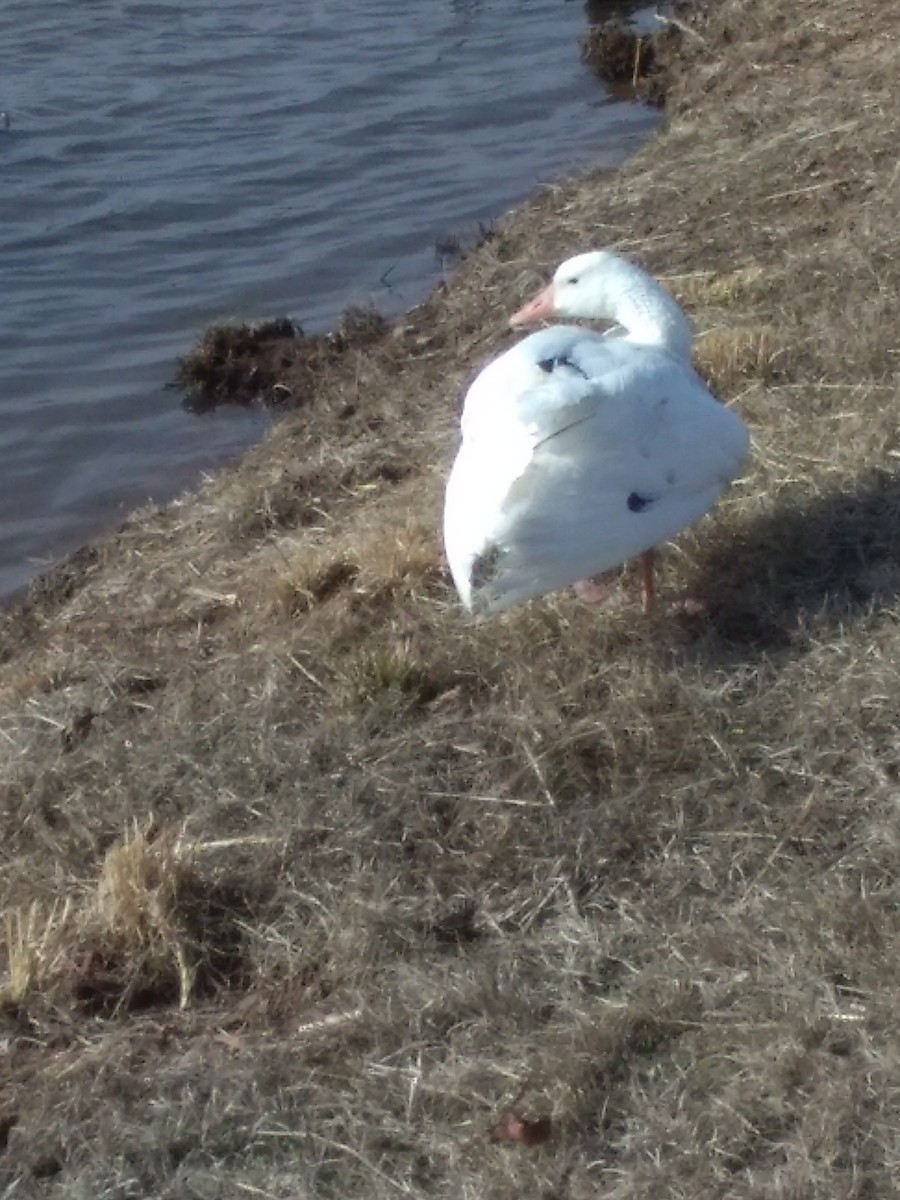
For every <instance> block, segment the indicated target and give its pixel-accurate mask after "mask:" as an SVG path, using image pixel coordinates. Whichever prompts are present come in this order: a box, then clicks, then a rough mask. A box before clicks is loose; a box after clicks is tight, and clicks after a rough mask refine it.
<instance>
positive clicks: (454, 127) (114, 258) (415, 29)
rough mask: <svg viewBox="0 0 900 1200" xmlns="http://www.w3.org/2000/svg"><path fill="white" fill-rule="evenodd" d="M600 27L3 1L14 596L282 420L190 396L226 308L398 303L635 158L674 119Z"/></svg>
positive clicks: (484, 8) (451, 0) (344, 0)
mask: <svg viewBox="0 0 900 1200" xmlns="http://www.w3.org/2000/svg"><path fill="white" fill-rule="evenodd" d="M598 7H600V8H602V7H603V6H602V0H600V2H599V3H598V0H593V3H592V4H591V8H590V11H591V13H592V15H596V12H597V9H598ZM612 7H614V8H616V9H618V10H621V8H622V5H621V4H618V5H615V6H612ZM586 28H587V19H586V15H585V8H584V6H583V5H582V4H581V3H578V2H575V0H568V2H567V0H430V2H429V3H428V4H423V3H421V0H365V2H364V3H360V2H359V0H327V3H326V2H325V0H303V3H299V4H279V5H274V4H272V5H265V4H263V5H260V4H257V5H250V4H246V3H238V2H236V0H215V2H214V3H213V2H212V0H199V2H197V3H194V4H190V5H186V4H184V3H183V2H182V0H177V2H171V3H169V2H163V0H78V2H77V3H75V2H55V3H52V4H43V5H36V4H33V3H32V2H31V0H4V3H3V4H2V6H0V43H2V45H3V47H4V52H5V53H4V59H5V67H6V69H5V71H4V73H3V76H2V78H0V110H2V111H3V112H4V113H5V114H6V117H5V118H4V117H0V213H2V219H0V281H2V305H0V418H2V424H0V429H2V434H0V599H3V598H8V597H9V596H10V595H11V594H12V593H13V592H14V591H16V590H17V589H18V588H20V587H21V586H22V585H23V584H25V583H26V582H27V581H28V579H29V578H30V577H31V576H33V575H34V574H36V573H37V572H38V571H39V570H40V569H42V568H43V567H45V566H46V565H47V564H48V562H50V561H52V560H53V558H54V557H56V556H58V555H59V554H61V553H63V552H65V551H68V550H70V549H73V548H74V547H75V546H77V545H78V544H79V543H80V542H82V541H84V540H85V539H86V538H87V537H89V536H91V535H92V534H93V533H96V532H97V531H98V530H99V529H102V528H104V527H107V526H110V525H112V524H114V523H115V522H117V521H118V520H119V519H121V517H122V516H123V515H124V514H125V513H126V512H127V511H128V509H129V508H131V507H134V506H135V505H136V504H139V503H141V502H143V501H146V500H148V499H153V500H156V501H164V500H166V499H168V498H170V497H171V496H172V495H174V494H176V493H177V492H179V491H181V490H183V489H184V488H186V487H188V486H190V485H191V484H192V483H194V482H196V481H197V479H198V478H199V477H200V475H201V474H202V472H203V471H204V470H208V469H210V468H212V467H213V466H215V465H217V464H219V463H221V462H222V461H223V460H225V459H227V458H228V457H231V456H234V455H235V454H237V453H238V452H239V451H240V450H241V449H243V448H244V447H246V446H247V445H249V444H250V443H251V442H252V441H254V440H256V439H257V438H259V436H260V435H261V433H262V431H263V430H264V428H265V422H266V417H265V415H264V414H262V413H259V412H253V411H244V410H228V409H225V410H219V411H218V412H216V413H212V414H206V415H204V416H197V415H194V414H191V413H188V412H186V411H185V410H184V409H183V407H182V405H181V400H180V397H179V396H178V394H177V393H176V392H174V391H172V390H171V389H167V388H166V384H167V382H168V381H169V380H171V379H172V377H173V374H174V369H175V362H176V359H177V357H178V356H179V355H180V354H183V353H185V352H186V351H187V350H188V349H190V347H191V345H192V344H193V343H194V341H195V340H196V338H197V336H198V335H199V334H200V332H201V331H202V330H203V328H204V327H205V326H206V325H208V324H209V323H210V322H212V321H214V320H218V319H222V318H230V317H237V318H250V317H258V316H266V315H273V314H283V313H286V314H288V315H290V316H292V317H293V318H294V319H295V320H297V321H299V322H300V323H302V325H303V326H304V328H305V329H307V331H315V330H320V329H323V328H327V327H328V326H330V325H331V324H333V323H334V321H335V320H336V318H337V317H338V315H339V314H340V312H341V311H342V310H343V309H344V308H345V307H346V306H347V305H348V304H359V303H366V302H369V301H372V302H374V303H376V304H378V305H379V307H381V308H382V309H383V310H385V311H388V312H398V311H401V310H403V309H405V308H408V307H410V306H411V305H412V304H414V303H416V302H417V301H418V300H420V299H421V298H422V296H423V295H424V294H425V292H426V291H427V290H428V288H429V287H431V286H432V285H433V284H434V282H435V281H436V279H437V278H438V277H439V273H440V269H441V267H440V262H439V260H438V257H437V255H436V251H435V245H436V242H439V241H440V240H441V239H443V238H446V237H447V236H448V235H452V234H463V235H464V234H466V233H467V232H471V231H472V230H474V229H475V228H477V223H478V222H479V221H487V220H489V219H490V218H492V217H496V216H498V215H500V214H501V213H502V212H503V211H505V210H506V209H508V208H509V207H510V206H512V205H513V204H515V203H517V202H518V201H520V200H521V199H522V198H524V197H525V196H526V195H527V194H528V192H529V191H531V190H532V189H533V188H534V187H535V186H536V185H537V184H539V183H540V182H542V181H548V180H551V179H552V178H554V177H555V176H558V175H559V174H560V173H561V172H564V171H566V170H569V169H576V168H578V167H580V166H586V165H588V164H594V163H598V162H606V163H610V164H612V163H615V162H618V161H620V160H621V159H622V158H624V157H625V156H626V155H627V154H628V153H629V152H630V151H631V150H633V149H634V148H635V147H636V145H638V144H639V143H640V141H641V140H642V139H643V138H644V137H645V136H646V134H647V132H648V131H649V130H650V129H651V128H652V127H653V125H654V124H655V122H656V120H657V115H656V114H655V113H654V112H652V111H649V110H647V109H646V108H644V107H642V106H640V105H637V104H631V103H625V102H617V101H614V100H613V99H612V98H611V97H610V96H609V95H608V94H607V93H606V92H605V90H604V89H603V87H602V85H601V84H600V83H599V82H598V81H597V80H596V78H595V77H594V76H593V75H592V74H591V73H590V72H589V71H588V70H587V69H586V68H585V67H583V66H582V65H581V64H580V62H579V58H578V44H577V39H578V37H579V35H581V34H582V33H584V31H585V29H586Z"/></svg>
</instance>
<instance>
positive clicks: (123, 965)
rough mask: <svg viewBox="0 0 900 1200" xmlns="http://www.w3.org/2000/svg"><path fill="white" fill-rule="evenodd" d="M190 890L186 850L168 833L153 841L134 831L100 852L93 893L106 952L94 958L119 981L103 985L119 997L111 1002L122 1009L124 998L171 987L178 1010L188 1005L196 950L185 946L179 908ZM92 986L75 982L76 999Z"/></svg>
mask: <svg viewBox="0 0 900 1200" xmlns="http://www.w3.org/2000/svg"><path fill="white" fill-rule="evenodd" d="M195 886H196V867H195V864H194V863H193V862H192V859H191V852H190V848H189V846H188V845H187V844H186V843H185V842H184V841H183V840H182V838H181V837H179V836H178V835H177V834H175V833H174V832H173V831H171V830H170V831H166V832H163V833H159V834H156V835H155V836H154V834H153V832H152V831H151V830H150V829H147V828H145V829H138V828H137V827H135V828H134V829H132V831H131V832H130V833H127V834H126V835H125V836H124V837H123V838H122V839H121V841H119V842H117V843H115V844H114V845H113V846H112V847H110V849H109V850H108V851H107V852H106V855H105V857H104V859H103V864H102V866H101V870H100V878H99V881H98V883H97V892H96V906H97V915H98V917H99V922H100V931H101V936H102V939H103V941H104V942H105V943H106V945H105V946H104V947H103V949H102V950H101V949H100V948H99V947H98V949H97V951H96V952H95V953H96V955H97V957H98V958H100V957H102V958H104V959H105V960H106V961H105V964H104V966H105V968H106V973H108V974H110V975H111V976H115V975H118V974H119V972H120V971H121V972H122V974H123V975H124V978H122V979H116V978H110V979H109V980H108V981H107V986H109V987H111V989H113V990H114V991H115V992H118V993H119V995H118V997H117V1003H122V1004H124V1005H125V1007H128V998H129V996H131V995H133V994H134V993H136V992H142V993H143V992H146V991H147V990H148V989H149V990H151V991H152V992H154V993H155V994H165V993H168V992H170V991H171V990H172V985H173V983H176V982H177V991H176V994H177V996H178V1002H179V1005H180V1007H182V1008H184V1007H185V1006H186V1005H187V1004H188V1002H189V1000H190V998H191V993H192V991H193V989H194V983H195V979H196V971H197V953H198V950H199V947H198V946H196V945H194V944H192V938H191V932H190V930H189V929H188V926H187V923H186V921H185V919H184V918H183V916H182V908H183V905H184V901H185V898H186V897H187V896H188V895H189V894H190V893H191V892H192V891H194V890H195ZM101 969H102V968H101ZM91 987H97V981H96V980H94V981H92V982H89V981H88V980H87V979H86V980H84V981H83V982H82V984H81V985H80V988H79V991H80V992H81V995H82V997H83V998H86V994H87V991H88V990H89V988H91ZM104 990H105V989H104Z"/></svg>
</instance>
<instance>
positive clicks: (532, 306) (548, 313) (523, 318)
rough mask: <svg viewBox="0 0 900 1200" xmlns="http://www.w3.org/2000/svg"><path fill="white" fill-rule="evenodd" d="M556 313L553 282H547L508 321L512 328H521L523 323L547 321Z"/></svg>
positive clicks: (532, 323) (533, 323)
mask: <svg viewBox="0 0 900 1200" xmlns="http://www.w3.org/2000/svg"><path fill="white" fill-rule="evenodd" d="M555 315H556V306H555V305H554V303H553V284H552V283H549V284H548V285H547V286H546V287H545V288H542V289H541V290H540V291H539V292H538V294H537V295H536V296H533V297H532V299H531V300H529V301H528V303H527V304H526V305H525V307H524V308H520V309H519V311H518V312H517V313H513V315H512V316H511V317H510V318H509V323H510V325H511V326H512V327H513V329H521V328H522V326H523V325H537V323H538V321H548V320H549V319H550V318H551V317H553V316H555Z"/></svg>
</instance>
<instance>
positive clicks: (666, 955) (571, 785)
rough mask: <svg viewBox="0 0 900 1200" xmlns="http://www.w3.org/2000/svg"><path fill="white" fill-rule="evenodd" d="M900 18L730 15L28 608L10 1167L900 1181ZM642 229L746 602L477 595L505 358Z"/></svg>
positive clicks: (386, 1187)
mask: <svg viewBox="0 0 900 1200" xmlns="http://www.w3.org/2000/svg"><path fill="white" fill-rule="evenodd" d="M898 37H900V16H898V14H896V13H894V12H892V11H890V10H889V9H888V8H887V7H886V6H881V5H876V4H875V3H874V0H847V2H841V3H839V2H838V0H817V2H815V3H813V2H812V0H798V3H796V4H793V5H783V4H775V3H773V0H755V2H751V0H722V2H721V3H719V4H709V5H708V6H707V8H704V7H703V6H701V7H700V9H699V11H698V12H697V13H696V14H695V15H694V16H693V17H692V18H691V19H690V31H689V32H688V33H686V34H685V35H684V38H683V42H682V51H681V56H680V58H679V59H678V61H677V62H676V64H675V66H674V67H673V68H672V71H671V74H670V78H669V99H668V120H667V128H666V130H665V132H664V133H663V134H662V135H661V136H660V137H658V138H657V139H656V140H655V141H654V142H653V143H652V144H651V145H649V146H648V147H646V149H645V150H644V151H643V152H642V153H640V154H639V155H637V156H636V157H635V158H634V159H633V160H632V161H631V162H630V163H629V164H628V165H627V167H626V168H625V169H623V170H622V171H620V172H617V173H615V174H610V173H608V172H606V173H598V174H596V175H593V176H588V177H585V178H582V179H580V180H577V181H575V182H573V183H567V184H564V185H561V186H559V187H557V188H552V189H547V190H545V191H544V192H542V193H541V194H540V195H539V196H536V197H535V198H534V200H533V201H532V202H530V203H529V204H527V205H526V206H524V207H523V208H522V209H521V210H519V211H517V212H516V213H515V214H513V215H512V216H511V217H510V218H509V220H507V221H506V222H505V223H504V224H503V226H502V227H501V229H500V230H499V231H498V233H497V235H496V236H495V237H494V238H493V239H491V240H490V241H488V242H486V243H485V244H484V245H483V246H482V247H480V249H479V250H478V251H477V252H475V253H474V254H473V255H471V256H470V257H469V258H468V259H467V260H466V261H465V262H464V263H463V264H462V265H461V267H460V269H459V271H458V274H457V276H456V278H455V280H454V282H453V284H452V286H451V287H450V288H448V289H447V290H445V291H442V292H441V293H439V294H435V295H434V296H433V297H431V298H430V299H429V300H428V301H427V302H426V303H425V304H424V305H423V306H422V307H421V308H420V309H417V310H416V311H414V312H413V313H411V314H409V316H408V318H406V319H405V320H404V321H402V322H400V323H399V324H397V325H396V326H395V327H393V328H392V329H390V330H389V331H387V332H385V333H384V335H383V336H377V337H374V338H372V339H371V340H368V341H367V342H366V344H364V345H355V344H351V345H349V347H347V348H345V350H344V352H343V353H340V354H325V355H322V356H320V358H319V359H317V360H316V363H315V369H312V368H311V367H310V363H309V361H308V359H307V358H303V357H302V356H301V359H299V360H298V361H296V362H293V363H292V362H290V361H287V360H286V361H285V362H284V363H283V364H282V367H281V368H280V369H282V370H283V380H282V386H283V387H284V388H285V389H286V390H287V391H288V392H289V393H290V395H291V398H292V402H293V404H294V405H295V410H294V411H293V412H292V413H291V414H290V415H289V416H287V417H286V418H285V419H284V421H283V422H282V423H281V424H280V425H279V427H278V428H277V429H276V431H275V432H274V434H273V435H272V436H271V438H270V439H269V440H268V441H267V442H266V444H265V445H263V446H261V447H259V448H258V449H256V450H254V451H253V452H252V453H251V454H249V455H248V456H247V458H246V459H245V460H244V461H243V462H242V463H241V464H240V465H239V466H237V467H235V468H233V469H231V470H227V471H225V472H223V473H222V474H220V475H218V476H216V477H215V478H214V479H213V480H211V481H210V482H209V483H208V484H207V485H206V486H205V487H204V488H203V490H202V491H201V492H200V493H199V494H198V495H196V496H191V497H188V498H186V499H184V500H183V501H181V502H179V503H177V504H174V505H172V506H170V507H167V508H166V509H164V510H162V511H154V512H145V513H142V514H138V515H137V516H136V517H135V518H134V519H133V520H131V521H130V522H129V523H128V524H127V525H126V526H125V527H124V528H123V529H122V530H121V531H120V532H118V533H117V534H115V535H113V536H110V537H109V538H107V539H105V540H102V541H100V542H97V543H95V544H94V545H92V546H91V547H89V548H87V549H86V550H84V551H83V552H81V553H80V554H79V555H77V556H75V558H74V559H73V560H71V561H70V562H69V563H68V564H66V565H65V566H64V567H62V568H61V569H60V570H58V571H56V572H55V573H53V574H51V575H50V576H48V577H47V578H46V579H45V580H44V581H43V582H42V583H41V584H40V585H38V586H37V587H36V588H35V589H34V591H33V592H32V594H31V595H30V596H29V597H28V598H27V599H26V600H25V601H24V602H23V603H22V604H21V605H20V606H19V607H17V608H16V609H15V610H13V611H11V612H9V613H7V614H5V615H4V616H3V617H2V624H0V663H2V665H0V706H2V707H0V766H2V772H0V780H2V782H0V798H2V805H3V830H4V834H5V840H4V846H3V852H2V859H0V862H2V875H0V879H2V895H3V901H4V905H5V908H6V912H7V921H6V925H5V943H6V958H7V961H8V970H7V977H6V980H5V985H4V993H3V1007H2V1027H3V1036H4V1039H5V1054H4V1060H3V1067H2V1077H0V1144H2V1147H3V1149H2V1153H0V1172H2V1173H3V1174H2V1182H3V1186H4V1187H5V1188H6V1191H5V1192H4V1193H2V1194H5V1195H9V1196H16V1197H23V1196H42V1197H51V1198H52V1197H59V1198H63V1197H65V1198H66V1200H70V1198H74V1197H85V1198H87V1197H91V1198H94V1197H116V1198H118V1197H123V1198H124V1197H144V1196H147V1197H150V1196H152V1197H166V1198H171V1200H176V1198H178V1200H180V1198H182V1197H198V1198H202V1200H213V1198H219V1197H222V1198H226V1197H227V1198H230V1197H238V1196H257V1197H278V1198H280V1200H288V1198H292V1200H293V1198H295V1197H306V1196H309V1197H342V1198H345V1197H360V1198H362V1197H366V1198H367V1200H369V1198H375V1200H382V1198H386V1197H388V1196H395V1195H399V1194H405V1195H408V1196H413V1197H419V1196H421V1197H433V1196H446V1197H470V1198H471V1200H475V1198H478V1200H482V1198H487V1197H490V1198H491V1200H495V1198H496V1200H503V1198H507V1197H508V1198H510V1200H512V1198H513V1197H515V1198H517V1200H518V1198H520V1197H542V1198H545V1200H550V1198H553V1200H557V1198H558V1200H587V1198H588V1197H591V1198H593V1197H596V1196H598V1195H599V1196H604V1197H614V1198H616V1200H625V1198H626V1197H627V1198H628V1200H633V1198H646V1200H651V1198H656V1197H659V1196H673V1197H684V1198H685V1200H687V1198H690V1200H705V1198H712V1197H726V1196H727V1197H739V1198H742V1197H746V1198H748V1200H749V1198H751V1197H752V1198H754V1200H763V1198H765V1200H769V1198H771V1197H773V1196H774V1197H790V1198H800V1197H803V1198H806V1197H810V1198H811V1197H828V1198H829V1200H845V1198H846V1200H849V1198H851V1197H854V1198H860V1200H863V1198H875V1197H879V1198H880V1197H885V1196H890V1195H894V1194H896V1189H897V1183H896V1181H897V1179H898V1177H900V1161H898V1160H900V1149H898V1148H900V1136H898V1128H900V1039H898V1036H897V1032H896V1004H897V995H898V986H900V918H898V894H897V879H898V875H900V840H898V833H897V829H898V815H900V814H898V779H900V734H898V715H900V693H898V688H897V674H896V665H895V664H896V663H897V662H898V661H900V626H898V612H900V600H898V593H900V545H898V542H900V482H898V478H897V473H896V465H897V459H898V455H900V432H898V419H897V408H896V405H897V385H898V378H897V374H898V335H897V333H896V324H895V310H896V306H897V295H898V290H900V188H898V157H897V155H898V151H897V146H898V144H900V129H898V126H900V118H898V115H897V107H896V103H895V97H896V80H897V77H898V70H900V49H898V47H900V40H898ZM603 244H607V245H614V246H618V247H620V248H622V249H624V250H625V251H627V252H629V253H631V254H633V255H634V256H635V257H636V258H637V259H639V260H641V261H643V262H645V263H646V264H647V265H648V266H649V267H651V268H652V269H653V270H654V271H656V272H657V273H659V274H660V275H662V276H663V277H664V278H666V279H667V280H668V282H669V284H670V286H671V287H672V289H673V291H675V293H676V294H677V295H678V296H679V297H680V298H681V299H682V301H683V303H684V304H685V306H686V307H687V308H688V310H689V311H690V313H691V316H692V319H693V320H694V322H695V325H696V328H697V330H698V333H699V337H698V362H699V365H700V366H701V368H702V369H703V370H704V371H705V372H706V373H707V375H708V376H709V377H710V378H711V379H712V381H713V382H714V383H715V385H716V386H717V388H718V389H719V390H720V391H721V392H722V393H723V395H724V396H726V397H727V399H728V400H729V401H730V402H733V403H734V405H735V407H736V408H737V409H738V410H739V411H740V412H741V413H742V414H743V415H744V417H745V418H746V420H747V421H748V423H749V425H750V426H751V429H752V431H753V435H754V443H755V445H754V456H753V460H752V463H751V464H750V466H749V467H748V470H747V472H746V475H745V477H744V478H743V480H742V481H741V482H740V483H739V484H738V486H737V487H736V488H735V489H734V490H733V491H732V493H730V495H729V496H728V498H727V499H726V501H725V502H724V503H722V504H721V505H720V507H719V508H718V509H717V511H716V513H715V514H714V516H713V517H712V518H710V519H709V520H707V521H706V522H705V523H703V524H702V525H701V526H699V527H698V528H697V529H696V530H695V531H693V532H692V533H690V534H689V535H686V536H685V537H683V538H681V539H680V540H679V542H678V544H677V546H676V547H673V548H672V549H671V550H670V551H668V552H667V554H666V556H665V565H664V572H663V575H664V578H663V580H662V581H661V582H663V583H664V584H665V585H667V586H669V587H671V588H672V589H673V590H675V589H679V588H682V587H688V588H691V589H692V590H694V591H697V592H700V593H702V594H703V595H704V596H705V597H706V599H707V600H708V602H709V606H710V615H709V618H708V619H707V620H703V621H700V620H698V619H696V618H693V619H692V618H688V617H686V616H685V617H683V618H675V617H672V616H666V615H664V614H662V613H661V614H660V615H659V616H656V617H654V618H652V619H651V618H643V617H641V616H640V614H639V611H638V604H637V600H636V596H635V594H634V592H633V590H629V589H628V588H627V587H626V588H624V589H623V592H622V596H621V598H620V599H619V600H617V601H616V602H614V603H613V604H612V605H611V606H610V607H609V608H606V609H602V610H599V611H598V610H596V609H594V608H591V607H586V606H584V605H582V604H581V603H580V602H579V601H578V600H577V599H575V598H574V597H572V596H570V595H568V594H566V595H560V596H558V597H553V598H550V599H547V600H544V601H541V602H538V603H534V604H532V605H530V606H527V607H526V608H523V609H522V610H521V611H518V612H513V613H510V614H508V615H507V616H504V617H502V618H499V619H497V620H495V621H493V622H490V623H484V624H473V623H471V622H469V621H466V620H465V619H464V618H463V617H462V615H461V614H460V612H459V608H458V605H457V603H456V601H455V598H454V596H453V594H452V592H451V590H450V587H449V583H448V579H447V575H446V571H445V568H444V565H443V562H442V556H441V549H440V544H439V539H438V533H437V531H438V529H439V513H440V502H441V494H442V487H443V480H444V478H445V475H446V470H447V468H448V465H449V462H450V461H451V459H452V456H453V453H454V452H455V445H456V416H457V410H458V400H459V395H460V391H461V389H462V387H463V386H464V383H465V381H466V380H467V378H468V377H469V376H470V374H471V372H472V370H473V369H474V368H475V367H476V366H478V365H479V364H480V363H481V362H483V361H484V360H485V359H486V358H487V357H489V356H490V355H491V354H493V353H495V352H496V350H497V349H498V348H499V347H500V346H502V345H504V344H506V343H507V340H508V337H509V335H508V334H507V332H506V329H505V319H506V316H507V314H508V313H509V312H510V311H511V309H512V308H514V307H515V306H516V305H517V304H518V303H519V302H520V301H521V300H522V299H523V298H524V296H525V295H526V294H527V293H528V292H529V291H530V290H531V289H532V288H533V286H534V284H535V282H536V268H537V267H546V266H550V265H552V264H555V263H556V262H557V261H558V260H560V259H562V258H563V257H565V256H567V255H568V254H570V253H573V252H575V251H577V250H580V249H584V248H586V247H589V246H596V245H603ZM289 357H290V356H289Z"/></svg>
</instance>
